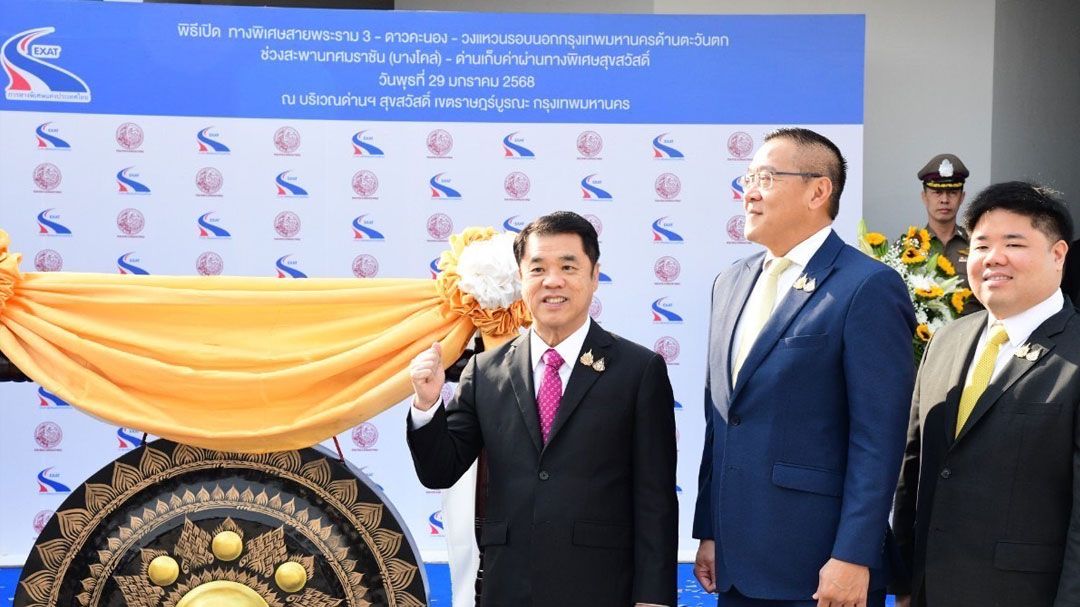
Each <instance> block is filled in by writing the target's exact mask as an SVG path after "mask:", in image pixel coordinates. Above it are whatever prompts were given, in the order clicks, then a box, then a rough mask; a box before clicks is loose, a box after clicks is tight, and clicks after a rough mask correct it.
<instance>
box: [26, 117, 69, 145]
mask: <svg viewBox="0 0 1080 607" xmlns="http://www.w3.org/2000/svg"><path fill="white" fill-rule="evenodd" d="M52 124H53V123H51V122H46V123H44V124H39V125H38V127H37V128H36V129H34V135H35V136H36V137H37V147H38V149H39V150H70V149H71V144H70V143H68V142H67V141H65V140H63V139H61V138H60V135H59V133H60V129H58V128H56V127H55V126H52Z"/></svg>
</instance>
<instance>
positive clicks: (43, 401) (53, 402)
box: [37, 386, 71, 410]
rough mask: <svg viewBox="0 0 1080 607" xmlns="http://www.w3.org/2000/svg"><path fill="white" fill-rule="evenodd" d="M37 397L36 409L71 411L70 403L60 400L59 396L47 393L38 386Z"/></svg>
mask: <svg viewBox="0 0 1080 607" xmlns="http://www.w3.org/2000/svg"><path fill="white" fill-rule="evenodd" d="M37 395H38V407H40V408H42V409H59V410H70V409H71V403H69V402H67V401H66V400H64V399H62V398H60V397H59V396H57V395H55V394H53V393H52V392H49V391H48V390H46V389H45V388H42V387H40V386H39V387H38V389H37Z"/></svg>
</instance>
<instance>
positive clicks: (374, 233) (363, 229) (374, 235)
mask: <svg viewBox="0 0 1080 607" xmlns="http://www.w3.org/2000/svg"><path fill="white" fill-rule="evenodd" d="M364 217H367V215H359V216H357V217H356V219H353V220H352V227H353V230H355V232H356V237H357V238H364V239H370V240H385V239H386V237H385V236H383V235H382V232H380V231H378V230H373V229H371V228H369V227H367V226H364V225H360V220H361V219H363V218H364Z"/></svg>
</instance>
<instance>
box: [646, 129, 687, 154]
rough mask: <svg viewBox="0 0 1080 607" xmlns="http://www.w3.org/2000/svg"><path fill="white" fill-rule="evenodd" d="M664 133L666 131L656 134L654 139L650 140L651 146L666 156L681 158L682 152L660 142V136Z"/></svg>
mask: <svg viewBox="0 0 1080 607" xmlns="http://www.w3.org/2000/svg"><path fill="white" fill-rule="evenodd" d="M664 135H667V133H661V134H659V135H657V136H656V139H653V140H652V144H653V147H654V148H656V149H657V150H659V151H660V153H661V154H663V155H665V156H667V157H668V158H683V153H682V152H680V151H679V150H676V149H675V148H673V147H671V146H668V145H664V144H662V143H660V138H661V137H663V136H664Z"/></svg>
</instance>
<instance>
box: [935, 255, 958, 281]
mask: <svg viewBox="0 0 1080 607" xmlns="http://www.w3.org/2000/svg"><path fill="white" fill-rule="evenodd" d="M937 267H938V269H939V270H941V271H942V272H944V273H945V275H946V276H956V268H955V267H953V265H952V262H951V261H949V259H948V258H947V257H945V256H944V255H938V258H937Z"/></svg>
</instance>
